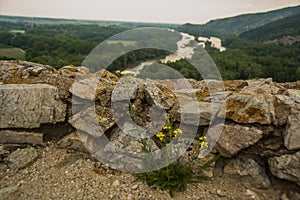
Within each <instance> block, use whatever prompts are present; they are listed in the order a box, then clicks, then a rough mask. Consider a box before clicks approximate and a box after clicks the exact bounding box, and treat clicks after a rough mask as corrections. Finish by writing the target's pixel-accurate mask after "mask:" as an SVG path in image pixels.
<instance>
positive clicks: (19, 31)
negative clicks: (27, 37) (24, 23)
mask: <svg viewBox="0 0 300 200" xmlns="http://www.w3.org/2000/svg"><path fill="white" fill-rule="evenodd" d="M10 32H11V33H25V30H10Z"/></svg>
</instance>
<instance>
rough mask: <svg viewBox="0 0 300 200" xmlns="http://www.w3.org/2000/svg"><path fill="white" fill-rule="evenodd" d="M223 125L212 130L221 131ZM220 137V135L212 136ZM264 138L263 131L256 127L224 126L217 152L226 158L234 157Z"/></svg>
mask: <svg viewBox="0 0 300 200" xmlns="http://www.w3.org/2000/svg"><path fill="white" fill-rule="evenodd" d="M219 126H222V125H217V126H215V127H213V128H211V129H212V133H213V131H214V130H216V131H219V130H220V127H219ZM212 135H218V134H212ZM262 137H263V131H261V130H259V129H257V128H255V127H246V126H242V125H239V124H229V125H227V124H226V125H223V130H222V133H221V135H220V137H219V138H218V142H217V144H216V148H217V150H218V151H219V152H220V154H221V155H222V156H224V157H232V156H234V155H236V154H237V153H238V152H240V151H241V150H242V149H245V148H247V147H249V146H251V145H253V144H255V143H256V142H258V141H259V140H260V139H261V138H262Z"/></svg>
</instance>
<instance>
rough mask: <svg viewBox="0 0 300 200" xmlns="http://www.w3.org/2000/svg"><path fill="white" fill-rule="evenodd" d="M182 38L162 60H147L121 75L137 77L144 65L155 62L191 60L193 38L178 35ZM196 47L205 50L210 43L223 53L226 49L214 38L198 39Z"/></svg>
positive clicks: (182, 34) (218, 39) (187, 35)
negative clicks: (206, 44)
mask: <svg viewBox="0 0 300 200" xmlns="http://www.w3.org/2000/svg"><path fill="white" fill-rule="evenodd" d="M171 31H174V30H171ZM180 34H181V36H182V38H181V40H179V41H178V42H177V51H176V52H175V53H173V54H171V55H168V56H166V57H165V58H163V59H157V60H150V61H149V60H148V61H145V62H142V63H140V64H139V65H138V66H136V67H134V68H131V69H126V70H124V71H122V72H121V74H122V75H132V76H137V75H138V74H139V73H140V71H141V70H143V68H144V67H145V66H146V65H152V64H154V63H155V62H158V61H161V62H162V63H167V62H176V61H178V60H180V59H185V58H192V56H193V54H194V47H192V46H190V45H189V44H190V43H191V42H193V41H194V42H196V40H195V37H194V36H192V35H189V34H187V33H180ZM197 39H198V41H199V42H198V43H197V45H201V46H202V47H203V48H205V43H206V42H211V46H212V47H214V48H216V49H219V50H220V51H225V50H226V48H225V47H223V46H222V41H221V39H220V38H216V37H210V38H206V37H199V38H197Z"/></svg>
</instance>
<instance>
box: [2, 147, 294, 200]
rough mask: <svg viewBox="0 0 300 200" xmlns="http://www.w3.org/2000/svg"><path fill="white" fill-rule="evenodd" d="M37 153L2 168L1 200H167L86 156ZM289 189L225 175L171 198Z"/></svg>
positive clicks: (276, 194) (268, 194) (279, 194)
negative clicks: (17, 166) (23, 163)
mask: <svg viewBox="0 0 300 200" xmlns="http://www.w3.org/2000/svg"><path fill="white" fill-rule="evenodd" d="M38 153H39V157H38V159H37V160H36V161H35V162H34V163H33V164H31V165H30V166H28V167H26V168H24V169H21V170H12V169H9V168H8V167H7V166H6V165H5V164H4V163H3V162H2V163H0V172H1V174H0V199H101V200H102V199H103V200H105V199H122V200H123V199H139V200H146V199H171V198H170V196H169V194H168V192H167V191H160V190H158V189H156V188H151V187H148V186H147V185H146V184H145V183H143V182H141V181H137V180H136V179H135V177H134V176H133V175H131V174H128V173H123V172H118V171H114V170H108V169H104V168H99V167H95V166H96V165H97V164H96V162H95V161H94V160H93V159H92V158H91V157H90V156H89V155H87V154H82V153H76V152H70V151H67V150H65V149H57V148H55V146H54V145H53V144H50V145H48V146H47V147H45V148H39V149H38ZM288 190H289V189H288V188H285V187H284V185H282V184H275V185H274V184H273V186H272V188H269V189H264V190H261V189H257V188H254V187H253V186H251V185H250V183H248V182H246V181H245V182H244V181H243V180H241V178H240V177H233V176H230V177H229V176H224V175H223V176H222V177H215V178H213V179H211V180H206V181H203V182H200V183H192V184H189V185H188V189H187V190H186V191H185V192H182V193H176V194H175V197H174V198H173V199H178V200H182V199H205V200H209V199H211V200H218V199H220V200H231V199H241V200H243V199H259V200H264V199H265V200H271V199H274V200H277V199H283V200H285V199H287V200H288V199H289V198H288V197H286V196H288V195H287V194H288ZM285 197H286V198H285Z"/></svg>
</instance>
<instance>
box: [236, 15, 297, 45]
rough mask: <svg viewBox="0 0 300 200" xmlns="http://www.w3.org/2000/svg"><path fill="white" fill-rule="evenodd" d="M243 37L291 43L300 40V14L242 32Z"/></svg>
mask: <svg viewBox="0 0 300 200" xmlns="http://www.w3.org/2000/svg"><path fill="white" fill-rule="evenodd" d="M240 37H241V38H244V39H248V40H255V41H276V40H277V41H279V40H281V42H283V43H284V42H285V43H288V44H291V43H293V41H294V42H296V41H297V40H299V41H300V14H298V15H294V16H290V17H286V18H284V19H280V20H277V21H275V22H271V23H269V24H266V25H264V26H261V27H259V28H256V29H253V30H250V31H246V32H244V33H241V34H240Z"/></svg>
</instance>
